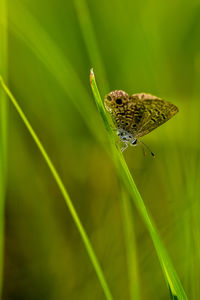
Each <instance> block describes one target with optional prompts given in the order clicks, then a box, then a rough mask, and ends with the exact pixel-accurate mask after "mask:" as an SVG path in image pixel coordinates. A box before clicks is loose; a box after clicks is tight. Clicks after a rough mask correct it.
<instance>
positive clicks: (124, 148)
mask: <svg viewBox="0 0 200 300" xmlns="http://www.w3.org/2000/svg"><path fill="white" fill-rule="evenodd" d="M124 144H125V145H124V147H122V148H121V151H122V152H124V150H126V148H128V143H125V142H124Z"/></svg>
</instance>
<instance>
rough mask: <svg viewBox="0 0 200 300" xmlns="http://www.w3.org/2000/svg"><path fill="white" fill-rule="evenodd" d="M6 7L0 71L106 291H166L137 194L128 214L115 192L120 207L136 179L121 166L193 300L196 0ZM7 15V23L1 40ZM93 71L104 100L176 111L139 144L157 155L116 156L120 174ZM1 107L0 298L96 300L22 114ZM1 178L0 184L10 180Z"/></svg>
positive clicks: (197, 245)
mask: <svg viewBox="0 0 200 300" xmlns="http://www.w3.org/2000/svg"><path fill="white" fill-rule="evenodd" d="M0 2H1V3H3V2H4V3H5V4H6V5H7V9H6V10H7V17H8V19H7V18H5V14H4V12H3V10H2V9H0V26H1V28H0V33H1V35H0V43H2V41H3V43H4V45H5V44H7V42H6V41H7V40H8V48H7V49H6V51H4V54H3V55H5V56H6V58H5V60H4V59H3V60H2V52H1V51H2V49H3V48H1V49H0V53H1V57H0V65H1V64H2V63H5V64H4V67H3V69H4V70H3V69H1V75H2V76H3V78H4V79H5V82H8V86H9V88H10V90H11V91H12V92H13V94H14V95H15V96H16V98H17V99H19V101H20V103H19V104H20V107H22V108H23V111H24V112H25V114H26V116H27V117H28V119H29V120H30V123H31V124H32V125H33V128H34V129H35V131H36V132H37V133H38V135H39V136H40V139H41V141H42V144H43V145H44V146H45V149H46V151H47V153H48V154H49V156H50V157H51V158H52V161H53V162H54V165H55V166H56V169H57V170H58V172H59V174H60V176H61V178H62V180H63V182H64V184H65V186H67V188H68V192H69V194H70V196H71V199H72V200H73V203H74V206H75V207H76V211H77V213H78V216H79V217H80V219H81V220H82V224H83V226H84V228H85V230H86V231H87V233H88V236H89V238H90V240H91V243H92V245H93V248H94V251H95V253H96V255H97V257H98V259H99V262H100V265H101V266H102V269H103V272H104V275H105V278H106V280H107V281H108V286H109V289H110V290H111V292H112V295H113V298H114V299H119V300H121V299H129V298H130V295H133V293H134V292H136V294H137V295H139V296H138V298H139V299H141V300H142V299H148V300H151V299H169V298H170V294H169V289H168V288H166V284H165V281H166V280H167V281H168V282H169V281H170V278H174V275H173V274H172V273H171V272H169V273H168V272H167V270H168V269H170V270H172V269H171V264H170V265H168V264H167V265H165V264H164V263H162V262H161V261H163V260H162V258H161V256H160V257H159V260H160V262H161V265H162V267H163V270H162V269H161V268H160V263H159V260H158V257H157V256H156V252H155V250H154V247H153V243H152V239H151V238H150V235H149V232H148V229H149V228H151V227H150V223H149V225H148V223H147V222H146V223H144V216H143V218H141V215H142V212H141V211H140V209H141V208H140V206H139V205H137V204H136V202H137V200H135V199H136V198H137V196H136V197H134V203H133V201H131V203H130V202H128V203H129V204H128V212H130V214H127V210H124V211H123V205H122V200H123V199H121V193H122V194H123V192H121V189H125V195H124V197H125V198H126V200H127V201H128V199H129V197H131V196H130V195H133V193H136V191H137V189H134V190H133V188H131V186H130V182H129V180H132V177H129V180H127V177H125V173H124V171H123V170H124V168H126V164H127V165H128V167H129V170H130V173H131V174H133V176H134V182H135V184H136V185H137V188H138V190H139V191H140V193H141V197H142V199H143V202H142V203H143V204H144V205H145V206H144V207H145V209H146V210H147V211H148V215H150V220H151V221H152V220H153V228H154V226H155V225H154V224H156V228H157V231H158V232H159V240H157V239H156V240H154V245H155V244H157V245H158V248H157V253H159V248H160V246H161V249H166V251H164V252H162V251H161V252H162V253H161V255H164V257H165V254H166V252H167V257H168V256H169V257H170V261H172V264H173V267H174V269H175V270H176V272H177V274H178V277H179V279H180V282H181V285H182V286H183V288H184V290H185V293H186V294H187V296H188V298H189V299H190V300H196V299H199V298H200V286H199V278H200V263H199V262H200V251H199V249H200V242H199V241H200V229H199V228H200V226H199V225H200V224H199V220H200V204H199V197H200V189H199V178H200V173H199V172H200V171H199V170H200V151H199V128H200V122H199V110H200V102H199V98H200V88H199V79H200V57H199V47H200V41H199V36H200V18H199V16H200V6H199V3H198V1H189V2H188V1H175V2H174V1H166V2H161V1H158V0H154V1H142V2H140V1H131V0H125V1H114V0H111V1H105V0H102V1H91V0H80V1H78V0H77V1H63V0H58V1H47V0H43V1H39V0H34V1H33V0H12V1H6V0H4V1H3V0H1V1H0ZM2 20H3V22H5V21H6V20H7V24H8V36H7V33H6V35H4V38H2V37H3V35H2V33H3V32H4V33H5V27H3V26H2V24H3V22H2ZM4 49H5V48H4ZM7 58H8V62H7ZM91 66H93V67H94V69H95V72H96V78H97V81H98V85H99V88H100V94H101V95H102V98H103V97H104V95H105V94H107V93H109V92H110V91H112V90H115V89H122V90H125V91H127V93H128V94H133V93H140V92H146V93H151V94H154V95H157V96H158V97H160V98H162V99H164V100H166V101H169V102H171V103H173V104H175V105H177V107H178V108H179V113H178V114H177V115H176V116H175V117H174V118H172V119H171V120H170V121H169V122H167V123H166V124H164V125H162V126H161V127H159V128H157V129H156V130H155V131H153V132H152V133H149V134H148V135H147V136H145V137H143V138H142V141H144V142H145V143H146V144H147V145H148V146H149V147H150V148H151V149H152V150H153V152H155V154H156V158H155V159H153V158H152V157H151V156H150V155H147V156H143V154H142V151H141V147H140V146H138V147H135V148H132V147H129V148H130V149H127V150H126V151H125V152H124V153H123V155H124V158H125V160H126V164H125V162H124V164H123V165H118V169H117V171H116V168H115V163H113V162H114V161H116V160H117V159H118V156H119V155H120V157H121V154H120V152H116V147H115V142H116V136H115V135H113V133H112V130H111V127H110V123H111V122H110V121H109V123H106V125H107V129H108V130H110V135H107V134H106V130H105V126H104V124H103V122H102V120H101V117H100V114H99V113H98V111H97V109H96V106H95V103H94V101H93V97H92V93H91V89H90V85H89V82H88V70H89V69H90V68H91ZM6 73H8V74H9V77H8V79H7V80H6V75H7V74H6ZM1 95H2V93H1ZM3 97H4V96H3ZM5 103H6V102H5V101H4V104H5ZM4 104H3V102H2V101H1V104H0V105H1V106H2V105H4ZM101 109H103V107H101ZM9 110H10V112H9V121H8V122H9V130H8V129H6V130H5V133H6V135H7V134H8V137H9V139H8V141H9V142H8V147H6V149H7V150H6V157H7V158H8V166H7V167H6V169H7V174H8V176H7V180H8V183H7V191H6V206H5V216H6V226H5V256H4V286H3V299H5V300H7V299H15V298H18V299H20V300H23V299H26V300H27V299H42V300H45V299H48V300H49V299H50V300H55V299H56V300H57V299H61V300H64V299H66V298H67V299H83V300H84V299H87V300H90V299H97V300H102V299H104V294H103V290H102V287H101V285H100V284H99V281H98V278H97V276H96V274H95V272H94V268H93V266H92V264H91V262H90V260H89V259H88V254H87V252H86V251H85V249H84V245H83V243H82V240H81V239H80V235H79V234H78V232H77V230H76V228H75V226H74V221H73V219H72V218H71V215H70V213H69V210H68V209H67V207H66V205H65V203H64V201H63V198H62V195H60V193H59V191H58V187H57V185H56V184H55V180H53V179H52V176H51V175H50V174H49V170H48V168H47V167H46V164H45V162H44V160H43V159H42V157H41V155H39V154H38V149H37V148H36V147H35V146H34V143H33V141H32V139H31V138H30V136H29V134H27V131H26V130H25V128H24V126H22V123H21V120H19V117H18V115H17V114H16V111H14V110H13V107H12V106H10V107H9ZM2 112H3V110H1V115H2ZM102 115H103V116H104V117H105V119H104V121H105V122H107V118H106V115H105V114H104V112H103V114H102ZM3 116H4V117H1V122H4V121H3V120H5V122H4V124H5V125H6V128H7V115H6V113H5V114H4V113H3ZM1 137H2V136H1ZM3 145H4V146H5V143H4V142H3ZM2 149H3V148H1V149H0V151H2ZM110 155H111V156H112V159H111V156H110ZM1 159H2V156H1ZM120 159H122V160H123V157H121V158H120ZM1 167H2V166H1ZM126 171H127V172H128V170H127V169H126ZM130 173H129V174H130ZM119 174H121V175H120V176H121V177H120V178H119ZM0 176H1V184H3V185H4V180H5V178H6V176H5V174H4V173H1V175H0ZM126 176H127V175H126ZM125 178H126V180H125ZM119 181H120V182H121V183H120V184H119ZM121 184H122V185H123V187H122V186H121ZM2 191H3V189H2V190H1V192H2ZM127 191H128V193H129V195H127ZM138 197H139V198H138V199H140V196H138ZM122 198H123V197H122ZM2 199H3V198H2ZM2 199H1V208H2V213H3V209H4V202H2ZM131 199H132V200H133V197H131ZM135 204H136V205H135ZM136 207H137V209H136ZM138 210H139V211H140V214H138ZM143 213H145V210H144V211H143ZM125 214H126V217H124V216H125ZM2 220H3V218H2V219H1V221H2ZM151 223H152V222H151ZM130 224H133V225H130ZM129 226H130V227H129ZM2 228H3V227H2ZM130 228H131V229H132V231H131V229H130ZM157 231H156V232H157ZM1 232H2V231H1ZM153 234H154V231H153V229H152V235H153ZM2 237H3V236H2V234H1V238H2ZM160 240H161V241H162V244H161V245H160V244H159V241H160ZM131 243H132V244H131ZM163 245H164V248H163ZM0 251H2V249H1V250H0ZM136 253H137V254H136ZM131 261H132V262H131ZM134 261H135V264H134V266H133V267H134V270H133V269H131V267H130V266H131V265H132V264H133V262H134ZM164 261H165V262H166V260H165V259H164ZM162 271H163V272H164V273H165V275H166V276H167V275H168V276H169V278H168V279H166V278H165V277H164V276H163V272H162ZM175 278H177V277H176V276H175ZM132 282H134V283H135V285H137V286H136V289H134V286H135V285H133V283H132ZM169 285H171V292H172V295H173V297H175V295H176V293H174V290H173V289H172V285H173V284H172V283H171V282H169ZM137 292H138V293H137ZM179 292H180V291H179ZM136 297H137V296H136Z"/></svg>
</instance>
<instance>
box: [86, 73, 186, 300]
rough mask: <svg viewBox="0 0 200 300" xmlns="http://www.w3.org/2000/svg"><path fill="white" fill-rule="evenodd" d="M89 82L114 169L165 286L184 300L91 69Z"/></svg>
mask: <svg viewBox="0 0 200 300" xmlns="http://www.w3.org/2000/svg"><path fill="white" fill-rule="evenodd" d="M90 82H91V87H92V92H93V94H94V98H95V102H96V105H97V108H98V110H99V112H100V114H101V117H102V119H103V121H104V124H105V127H106V129H107V131H108V134H109V136H110V141H111V154H112V157H113V161H114V164H115V167H116V169H117V172H118V175H119V177H120V178H121V180H122V181H123V183H124V185H125V186H126V188H127V191H129V193H130V195H131V199H132V200H133V201H134V204H135V205H136V207H137V209H138V211H139V213H140V215H141V217H142V219H143V221H144V223H145V224H146V227H147V229H148V231H149V233H150V236H151V239H152V241H153V244H154V247H155V250H156V253H157V255H158V258H159V261H160V264H161V267H162V270H163V274H164V277H165V280H166V282H167V285H168V286H169V287H170V290H171V293H172V295H173V297H177V299H178V300H186V299H187V296H186V294H185V291H184V289H183V287H182V285H181V282H180V280H179V278H178V276H177V274H176V271H175V269H174V267H173V265H172V263H171V261H170V258H169V257H168V254H167V251H166V249H165V247H164V245H163V243H162V241H161V239H160V236H159V233H158V231H157V229H156V226H155V225H154V223H153V221H152V219H151V217H150V215H149V213H148V212H147V209H146V207H145V204H144V201H143V199H142V197H141V195H140V193H139V191H138V189H137V187H136V185H135V182H134V180H133V178H132V176H131V173H130V171H129V169H128V166H127V164H126V161H125V159H124V157H123V155H122V153H121V151H119V149H117V148H116V147H115V143H114V141H115V137H114V134H113V132H112V130H111V127H110V124H109V121H108V118H107V114H106V111H105V108H104V106H103V103H102V100H101V97H100V94H99V90H98V88H97V85H96V81H95V76H94V72H93V69H91V72H90Z"/></svg>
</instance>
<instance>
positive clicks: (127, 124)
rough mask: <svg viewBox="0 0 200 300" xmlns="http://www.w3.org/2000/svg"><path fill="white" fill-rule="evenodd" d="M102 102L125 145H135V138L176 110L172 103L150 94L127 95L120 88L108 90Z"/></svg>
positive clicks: (163, 121) (167, 117) (167, 118)
mask: <svg viewBox="0 0 200 300" xmlns="http://www.w3.org/2000/svg"><path fill="white" fill-rule="evenodd" d="M104 104H105V107H106V110H107V111H108V112H109V113H110V114H111V115H112V117H113V120H114V123H115V125H116V129H117V134H118V136H119V137H120V139H121V140H122V142H124V143H125V145H126V147H127V146H128V144H130V145H136V143H137V138H140V137H142V136H144V135H146V134H147V133H149V132H151V131H152V130H154V129H155V128H157V127H159V126H160V125H162V124H163V123H165V122H166V121H167V120H169V119H170V118H171V117H173V116H174V115H175V114H176V113H177V112H178V108H177V107H176V106H175V105H174V104H172V103H170V102H167V101H164V100H162V99H160V98H158V97H156V96H153V95H151V94H146V93H139V94H133V95H128V94H127V93H126V92H124V91H122V90H116V91H113V92H110V93H109V94H108V95H107V96H106V97H105V100H104Z"/></svg>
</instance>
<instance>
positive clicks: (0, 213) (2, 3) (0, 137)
mask: <svg viewBox="0 0 200 300" xmlns="http://www.w3.org/2000/svg"><path fill="white" fill-rule="evenodd" d="M7 39H8V38H7V5H6V0H0V72H1V73H2V74H3V76H4V77H5V78H7V69H8V68H7ZM7 104H8V103H7V99H6V95H5V93H3V91H0V299H1V298H2V289H3V266H4V264H3V261H4V222H5V220H4V219H5V218H4V215H5V214H4V211H5V194H6V173H7V124H8V122H7V118H8V116H7V115H8V112H7Z"/></svg>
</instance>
